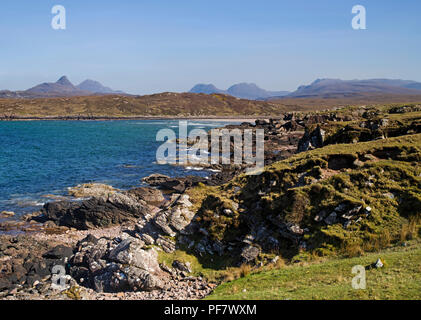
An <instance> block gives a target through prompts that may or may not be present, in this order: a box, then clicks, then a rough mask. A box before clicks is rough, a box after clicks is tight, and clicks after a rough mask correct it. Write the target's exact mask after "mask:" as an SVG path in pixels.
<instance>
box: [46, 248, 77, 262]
mask: <svg viewBox="0 0 421 320" xmlns="http://www.w3.org/2000/svg"><path fill="white" fill-rule="evenodd" d="M72 255H73V249H72V248H70V247H66V246H64V245H59V246H57V247H55V248H53V249H51V250H50V251H48V252H46V253H45V254H44V255H43V258H46V259H63V258H70V257H71V256H72Z"/></svg>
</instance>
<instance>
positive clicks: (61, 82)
mask: <svg viewBox="0 0 421 320" xmlns="http://www.w3.org/2000/svg"><path fill="white" fill-rule="evenodd" d="M56 84H59V85H62V86H72V87H73V84H72V83H71V82H70V81H69V79H68V78H67V77H66V76H62V77H61V78H60V79H58V80H57V82H56Z"/></svg>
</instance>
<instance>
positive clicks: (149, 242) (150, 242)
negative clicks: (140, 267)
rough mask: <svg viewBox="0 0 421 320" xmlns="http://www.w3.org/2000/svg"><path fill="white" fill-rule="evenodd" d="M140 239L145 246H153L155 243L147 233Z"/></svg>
mask: <svg viewBox="0 0 421 320" xmlns="http://www.w3.org/2000/svg"><path fill="white" fill-rule="evenodd" d="M140 238H141V239H142V241H143V242H145V244H146V245H148V246H150V245H153V244H154V243H155V239H154V238H152V237H151V236H150V235H149V234H147V233H143V234H142V235H141V236H140Z"/></svg>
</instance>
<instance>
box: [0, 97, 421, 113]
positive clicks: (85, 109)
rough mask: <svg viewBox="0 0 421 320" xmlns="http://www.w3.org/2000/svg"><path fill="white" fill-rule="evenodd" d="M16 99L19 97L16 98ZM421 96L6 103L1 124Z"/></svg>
mask: <svg viewBox="0 0 421 320" xmlns="http://www.w3.org/2000/svg"><path fill="white" fill-rule="evenodd" d="M12 96H13V95H12ZM420 101H421V95H384V94H382V95H369V96H367V95H365V96H356V97H347V98H343V99H319V98H317V99H316V98H314V99H313V98H311V99H299V98H289V99H280V100H270V101H255V100H246V99H239V98H235V97H233V96H230V95H225V94H200V93H199V94H197V93H171V92H165V93H159V94H153V95H145V96H127V95H90V96H77V97H62V98H52V97H51V98H36V99H35V98H34V99H12V98H7V99H1V98H0V119H19V118H63V119H66V118H68V119H72V118H76V119H77V118H101V117H102V118H107V117H113V118H126V117H171V118H175V117H202V118H203V117H209V118H212V117H278V116H280V114H282V113H285V112H290V111H317V110H327V109H333V108H337V107H341V106H342V107H343V106H354V105H356V106H361V105H367V104H369V105H378V104H385V103H387V104H392V103H393V104H394V105H403V104H407V103H419V102H420Z"/></svg>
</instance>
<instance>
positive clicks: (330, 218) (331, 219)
mask: <svg viewBox="0 0 421 320" xmlns="http://www.w3.org/2000/svg"><path fill="white" fill-rule="evenodd" d="M336 218H337V214H336V212H335V211H334V212H332V213H331V214H330V215H329V216H328V217H327V218H325V220H324V221H325V222H326V224H328V225H332V224H334V223H336Z"/></svg>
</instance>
